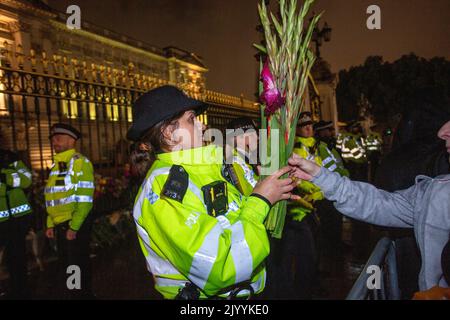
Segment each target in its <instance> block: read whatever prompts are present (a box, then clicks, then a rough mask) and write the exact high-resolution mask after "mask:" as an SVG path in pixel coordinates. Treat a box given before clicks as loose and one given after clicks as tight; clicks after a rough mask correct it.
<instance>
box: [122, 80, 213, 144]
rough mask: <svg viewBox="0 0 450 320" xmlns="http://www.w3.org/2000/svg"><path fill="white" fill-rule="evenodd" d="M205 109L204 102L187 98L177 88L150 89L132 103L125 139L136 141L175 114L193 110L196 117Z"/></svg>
mask: <svg viewBox="0 0 450 320" xmlns="http://www.w3.org/2000/svg"><path fill="white" fill-rule="evenodd" d="M206 108H207V106H206V104H205V103H204V102H202V101H199V100H195V99H192V98H189V97H188V96H187V95H186V94H185V93H184V92H183V91H181V90H180V89H178V88H177V87H174V86H170V85H166V86H162V87H158V88H155V89H152V90H150V91H147V92H146V93H144V94H143V95H142V96H140V97H139V98H138V99H137V100H136V101H135V102H134V105H133V124H132V125H131V127H130V129H129V130H128V133H127V138H128V139H129V140H132V141H138V140H139V139H140V138H141V137H142V135H143V134H144V133H145V132H146V131H147V130H148V129H150V128H151V127H153V126H154V125H156V124H157V123H159V122H161V121H163V120H167V119H170V118H171V117H173V116H174V115H176V114H177V113H180V112H182V111H187V110H190V109H194V110H195V112H196V114H197V115H198V114H201V113H202V112H203V111H205V109H206Z"/></svg>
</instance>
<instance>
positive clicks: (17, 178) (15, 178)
mask: <svg viewBox="0 0 450 320" xmlns="http://www.w3.org/2000/svg"><path fill="white" fill-rule="evenodd" d="M11 176H12V178H13V185H12V186H13V188H17V187H19V186H20V176H19V174H18V173H15V172H14V173H11Z"/></svg>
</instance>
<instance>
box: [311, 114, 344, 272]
mask: <svg viewBox="0 0 450 320" xmlns="http://www.w3.org/2000/svg"><path fill="white" fill-rule="evenodd" d="M314 134H315V137H316V139H317V140H318V141H320V142H322V143H324V144H326V145H327V147H328V150H330V151H331V153H332V155H333V157H334V159H335V160H336V161H335V163H336V166H337V168H336V169H335V170H334V171H335V172H337V173H339V174H340V175H341V176H344V177H348V176H349V172H348V170H347V169H345V167H344V162H343V161H342V158H341V156H340V154H339V152H338V151H337V150H336V138H335V130H334V126H333V122H332V121H323V120H321V121H319V122H318V123H315V124H314ZM322 163H323V161H322ZM317 213H318V215H319V217H320V222H321V225H320V231H319V234H320V236H319V242H320V249H321V250H320V254H321V262H322V263H321V265H322V266H323V267H324V268H325V269H326V266H328V265H329V264H328V263H326V261H327V259H328V258H331V257H336V256H340V255H341V253H342V251H341V249H342V248H343V244H344V243H343V241H342V215H341V214H340V213H339V212H338V211H337V210H336V208H335V207H334V206H333V203H332V202H331V201H329V200H326V199H323V200H322V201H319V202H317Z"/></svg>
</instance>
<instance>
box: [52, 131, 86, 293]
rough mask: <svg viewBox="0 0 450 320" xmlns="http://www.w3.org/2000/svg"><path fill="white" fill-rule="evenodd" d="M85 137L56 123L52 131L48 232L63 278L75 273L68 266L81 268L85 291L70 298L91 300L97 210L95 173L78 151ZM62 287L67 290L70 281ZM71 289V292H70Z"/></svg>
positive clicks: (75, 291) (74, 291)
mask: <svg viewBox="0 0 450 320" xmlns="http://www.w3.org/2000/svg"><path fill="white" fill-rule="evenodd" d="M80 136H81V133H80V132H79V131H78V130H77V129H75V128H74V127H72V126H70V125H67V124H64V123H56V124H54V125H53V126H52V127H51V130H50V139H51V143H52V147H53V149H54V150H55V152H56V154H55V156H54V158H53V161H54V163H53V166H52V169H51V171H50V176H49V178H48V181H47V184H46V186H45V204H46V207H47V213H48V217H47V231H46V235H47V237H49V238H54V237H56V241H57V248H58V258H59V260H60V264H61V267H62V270H61V272H62V274H63V276H65V277H67V273H66V272H69V271H70V272H69V274H71V273H73V272H75V271H73V270H69V271H68V270H67V268H68V266H71V265H74V266H78V267H79V271H80V272H81V288H75V289H72V290H70V291H69V297H70V298H81V299H87V298H90V297H91V265H90V261H89V240H90V234H91V227H92V217H91V216H90V211H91V209H92V206H93V195H94V170H93V166H92V163H91V162H90V161H89V159H88V158H86V157H85V156H83V155H82V154H80V153H78V152H77V151H76V150H75V144H76V141H77V140H78V139H79V138H80ZM61 281H63V283H60V285H62V286H63V288H64V289H68V288H67V287H66V281H64V280H61ZM69 289H70V288H69Z"/></svg>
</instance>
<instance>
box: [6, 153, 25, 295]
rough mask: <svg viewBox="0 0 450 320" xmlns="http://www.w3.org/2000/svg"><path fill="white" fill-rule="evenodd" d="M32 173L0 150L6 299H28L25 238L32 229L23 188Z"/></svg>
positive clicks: (14, 156)
mask: <svg viewBox="0 0 450 320" xmlns="http://www.w3.org/2000/svg"><path fill="white" fill-rule="evenodd" d="M31 180H32V176H31V172H30V170H29V169H28V168H27V167H26V166H25V164H24V163H23V162H22V161H21V160H20V159H19V156H18V155H17V154H16V153H14V152H11V151H9V150H4V149H0V246H4V247H5V252H4V255H5V259H6V265H7V268H8V271H9V279H10V280H9V292H8V293H7V296H6V298H10V299H26V298H29V297H30V296H29V291H28V285H27V281H26V278H27V259H26V241H25V237H26V235H27V233H28V231H29V229H30V221H29V217H30V214H31V212H32V209H31V206H30V204H29V202H28V199H27V196H26V195H25V192H24V190H25V189H27V188H28V187H30V186H31Z"/></svg>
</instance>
